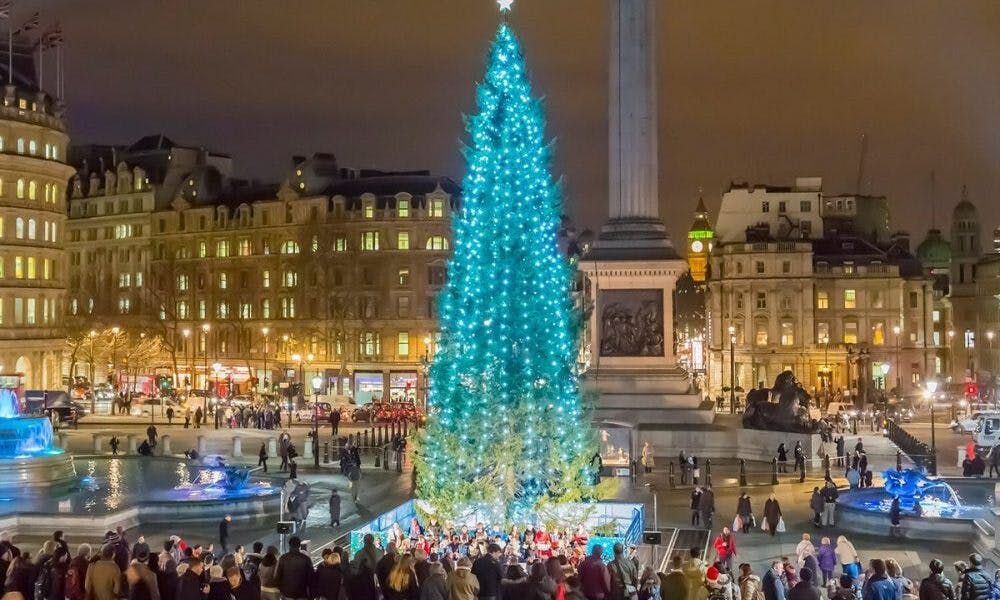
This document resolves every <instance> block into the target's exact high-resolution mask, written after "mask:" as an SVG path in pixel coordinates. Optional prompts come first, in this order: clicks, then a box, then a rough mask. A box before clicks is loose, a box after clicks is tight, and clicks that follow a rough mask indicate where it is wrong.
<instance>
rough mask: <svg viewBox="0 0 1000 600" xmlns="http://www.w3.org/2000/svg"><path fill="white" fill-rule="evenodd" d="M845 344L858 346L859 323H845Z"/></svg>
mask: <svg viewBox="0 0 1000 600" xmlns="http://www.w3.org/2000/svg"><path fill="white" fill-rule="evenodd" d="M844 343H845V344H857V343H858V322H857V321H844Z"/></svg>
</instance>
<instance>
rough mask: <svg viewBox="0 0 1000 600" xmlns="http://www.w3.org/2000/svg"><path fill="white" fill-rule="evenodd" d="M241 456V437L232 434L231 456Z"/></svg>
mask: <svg viewBox="0 0 1000 600" xmlns="http://www.w3.org/2000/svg"><path fill="white" fill-rule="evenodd" d="M240 456H243V438H241V437H240V436H238V435H234V436H233V458H238V457H240Z"/></svg>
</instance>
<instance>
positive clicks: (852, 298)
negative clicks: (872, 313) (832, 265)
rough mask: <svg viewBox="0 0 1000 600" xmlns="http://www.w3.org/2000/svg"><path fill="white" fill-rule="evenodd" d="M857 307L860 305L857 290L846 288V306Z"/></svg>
mask: <svg viewBox="0 0 1000 600" xmlns="http://www.w3.org/2000/svg"><path fill="white" fill-rule="evenodd" d="M857 307H858V292H857V290H844V308H857Z"/></svg>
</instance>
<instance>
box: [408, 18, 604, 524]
mask: <svg viewBox="0 0 1000 600" xmlns="http://www.w3.org/2000/svg"><path fill="white" fill-rule="evenodd" d="M476 98H477V106H478V113H477V114H475V115H473V116H471V117H469V118H468V121H467V130H468V134H469V138H470V142H469V146H468V147H467V148H466V149H465V158H466V162H467V173H466V176H465V179H464V182H463V201H462V208H461V210H460V211H459V212H458V213H456V216H455V218H454V237H455V241H454V255H453V257H452V259H451V261H450V262H449V264H448V281H447V284H446V286H445V288H444V290H443V291H442V293H441V295H440V299H439V308H440V314H439V320H440V327H441V344H440V347H439V349H438V353H437V355H436V356H435V360H434V363H433V365H432V366H431V369H430V390H429V404H430V408H431V417H430V419H429V422H428V426H427V428H426V429H425V431H424V433H423V435H422V438H421V442H420V449H419V452H418V458H417V461H418V463H417V467H418V471H417V472H418V476H419V477H418V490H417V496H418V498H421V499H423V500H426V501H427V502H428V503H429V504H430V505H431V507H432V508H433V509H434V511H435V512H436V513H437V514H438V515H439V516H441V517H445V518H454V517H458V516H460V515H461V513H463V512H465V511H466V510H468V509H469V508H470V507H473V508H478V509H486V508H487V507H490V508H495V509H498V514H496V515H495V516H496V517H497V518H498V519H499V518H502V519H504V520H507V521H510V520H517V519H530V518H533V517H534V516H535V515H537V514H538V511H539V510H540V509H541V508H543V507H545V506H546V505H548V504H550V503H558V502H567V501H577V500H581V499H586V498H588V497H589V496H590V493H591V492H592V489H591V487H590V482H591V476H592V472H591V469H590V466H589V459H590V457H591V456H592V454H593V452H594V450H595V445H594V438H593V432H592V429H591V427H590V422H589V414H588V412H587V411H585V410H584V407H583V405H582V401H581V393H580V389H579V385H578V378H577V373H576V370H575V364H576V354H577V339H578V331H579V330H578V326H579V314H578V312H577V311H576V309H575V308H574V305H573V300H572V297H571V286H572V281H573V269H572V268H571V266H570V264H569V262H568V260H567V258H566V257H565V256H564V255H563V254H562V252H561V251H560V249H559V246H558V240H557V231H558V229H559V225H560V217H561V193H560V190H559V187H558V185H557V184H556V183H555V182H554V181H553V178H552V175H551V172H550V167H549V165H550V161H551V150H550V146H549V145H548V144H547V143H546V140H545V118H544V114H543V109H542V104H541V101H540V100H539V99H537V98H535V97H533V96H532V91H531V84H530V82H529V80H528V74H527V72H526V69H525V64H524V57H523V55H522V53H521V48H520V45H519V43H518V40H517V38H516V37H515V35H514V33H513V31H512V30H511V29H510V27H509V26H508V25H507V24H506V23H504V24H502V25H501V26H500V28H499V30H498V31H497V34H496V38H495V39H494V41H493V44H492V47H491V50H490V56H489V64H488V67H487V71H486V78H485V81H484V82H483V83H481V84H479V86H478V88H477V95H476Z"/></svg>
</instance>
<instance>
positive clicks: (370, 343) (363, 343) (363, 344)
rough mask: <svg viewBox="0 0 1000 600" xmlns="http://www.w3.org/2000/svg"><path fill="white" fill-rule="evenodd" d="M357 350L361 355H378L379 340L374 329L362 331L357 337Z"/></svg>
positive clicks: (380, 349) (379, 350) (379, 352)
mask: <svg viewBox="0 0 1000 600" xmlns="http://www.w3.org/2000/svg"><path fill="white" fill-rule="evenodd" d="M358 352H359V353H360V354H361V355H362V356H369V357H371V356H378V355H379V354H381V352H382V348H381V341H380V340H379V337H378V334H377V333H375V332H374V331H362V332H361V334H360V335H359V339H358Z"/></svg>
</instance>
